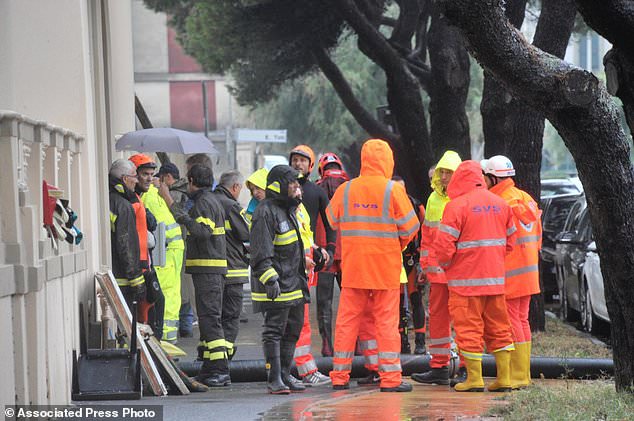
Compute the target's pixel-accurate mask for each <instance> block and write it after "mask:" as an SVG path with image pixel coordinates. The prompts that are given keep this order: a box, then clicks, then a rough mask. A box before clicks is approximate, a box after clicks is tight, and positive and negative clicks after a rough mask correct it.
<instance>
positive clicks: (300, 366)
mask: <svg viewBox="0 0 634 421" xmlns="http://www.w3.org/2000/svg"><path fill="white" fill-rule="evenodd" d="M310 335H311V330H310V310H309V309H308V304H304V326H302V331H301V332H300V333H299V339H298V340H297V343H296V344H295V355H294V359H295V365H296V366H297V373H298V374H299V376H300V377H305V376H307V375H309V374H311V373H314V372H315V371H317V363H316V362H315V358H314V357H313V354H312V352H311V350H310V346H311V342H310Z"/></svg>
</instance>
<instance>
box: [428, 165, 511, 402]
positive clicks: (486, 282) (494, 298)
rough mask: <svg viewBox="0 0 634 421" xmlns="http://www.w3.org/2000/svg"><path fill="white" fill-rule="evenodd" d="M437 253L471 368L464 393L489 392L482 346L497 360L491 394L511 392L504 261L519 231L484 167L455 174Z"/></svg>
mask: <svg viewBox="0 0 634 421" xmlns="http://www.w3.org/2000/svg"><path fill="white" fill-rule="evenodd" d="M447 194H448V195H449V197H450V198H451V201H450V202H449V203H447V205H446V206H445V211H444V212H443V216H442V219H441V221H440V225H439V227H438V235H437V236H436V242H435V244H434V250H435V252H436V257H437V259H438V263H439V264H440V265H441V266H443V267H445V276H446V278H447V285H448V287H449V312H450V313H451V316H452V318H453V322H454V329H455V331H456V341H457V342H458V347H459V350H460V354H461V355H462V357H464V361H465V365H466V367H467V379H466V380H465V381H464V382H462V383H458V384H456V385H455V387H454V388H455V390H456V391H458V392H476V391H480V392H481V391H483V390H484V381H483V379H482V352H483V348H482V344H483V342H484V343H486V347H487V350H488V351H489V352H491V353H492V354H493V355H494V357H495V363H496V368H497V378H496V380H495V382H494V383H492V384H490V385H489V386H488V390H489V391H491V392H507V391H510V390H511V378H510V362H511V355H510V354H511V351H512V350H513V349H514V347H513V337H512V335H511V327H510V323H509V319H508V314H507V312H506V303H505V300H504V257H505V255H506V254H507V253H509V252H510V251H511V250H512V249H513V244H514V242H515V237H516V236H517V234H516V228H515V224H514V223H513V217H512V214H511V208H510V207H509V206H508V205H507V204H506V202H505V201H504V199H502V198H500V197H499V196H497V195H495V194H493V193H491V192H489V191H488V190H487V188H486V185H485V182H484V179H483V176H482V169H481V168H480V163H478V162H476V161H471V160H469V161H464V162H463V163H461V164H460V165H459V166H458V168H457V169H456V171H455V173H454V174H453V176H452V178H451V181H450V182H449V185H448V186H447Z"/></svg>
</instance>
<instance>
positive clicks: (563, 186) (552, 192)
mask: <svg viewBox="0 0 634 421" xmlns="http://www.w3.org/2000/svg"><path fill="white" fill-rule="evenodd" d="M575 193H579V188H577V186H575V185H574V184H573V183H564V182H562V183H548V182H543V183H542V193H541V197H549V196H558V195H560V194H575Z"/></svg>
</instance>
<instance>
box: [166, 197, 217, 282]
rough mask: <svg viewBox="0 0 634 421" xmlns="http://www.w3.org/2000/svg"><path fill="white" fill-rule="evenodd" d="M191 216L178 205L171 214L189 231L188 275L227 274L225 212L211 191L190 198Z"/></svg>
mask: <svg viewBox="0 0 634 421" xmlns="http://www.w3.org/2000/svg"><path fill="white" fill-rule="evenodd" d="M191 199H192V201H193V206H192V208H191V209H190V211H189V213H187V212H185V210H184V209H182V207H181V206H180V205H178V204H177V203H174V204H173V205H172V207H171V208H170V210H171V211H172V214H173V215H174V217H175V218H176V219H177V220H178V221H180V222H182V224H183V225H185V227H187V231H188V234H187V248H186V250H185V253H186V255H185V272H187V273H217V274H221V275H226V274H227V245H226V239H225V216H224V211H223V209H222V207H221V205H220V203H219V202H218V199H216V197H215V195H214V194H213V193H212V192H211V191H210V189H209V188H204V189H199V190H198V191H196V192H195V193H194V194H192V195H191Z"/></svg>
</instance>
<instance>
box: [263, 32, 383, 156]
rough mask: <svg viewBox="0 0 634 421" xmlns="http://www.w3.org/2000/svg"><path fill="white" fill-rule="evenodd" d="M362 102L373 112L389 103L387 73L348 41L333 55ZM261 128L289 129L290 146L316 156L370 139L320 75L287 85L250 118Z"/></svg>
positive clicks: (354, 42)
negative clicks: (301, 146)
mask: <svg viewBox="0 0 634 421" xmlns="http://www.w3.org/2000/svg"><path fill="white" fill-rule="evenodd" d="M332 59H333V60H334V61H335V62H336V63H337V65H338V66H339V68H340V70H341V72H342V73H343V74H344V76H345V77H346V79H347V81H348V83H349V84H350V86H351V88H352V90H353V91H354V92H355V95H356V96H357V98H358V100H359V101H360V102H361V103H362V104H364V105H365V107H366V109H368V110H369V111H370V112H373V110H374V109H375V108H376V107H377V106H379V105H383V104H385V103H386V98H385V92H386V87H385V76H384V73H383V71H382V70H381V69H380V68H379V67H378V66H376V65H375V64H374V63H372V62H371V61H369V60H368V59H367V58H366V56H364V55H363V54H362V53H361V52H360V51H359V50H358V48H357V46H356V38H355V37H352V36H347V37H344V38H343V39H342V42H341V44H340V46H339V48H337V50H335V51H334V52H333V54H332ZM252 116H253V118H254V120H255V121H256V126H257V127H258V128H271V129H276V128H280V129H287V130H288V138H289V143H291V144H299V143H306V144H309V145H311V146H312V147H314V149H315V151H316V152H328V151H334V152H340V151H341V150H342V147H344V146H346V145H348V144H350V143H352V142H355V141H358V140H363V139H365V138H367V134H366V133H365V131H364V130H363V129H361V127H359V125H358V124H357V123H356V121H355V120H354V118H353V117H352V115H351V114H350V113H349V112H348V111H347V109H346V108H345V106H344V105H343V103H342V102H341V100H340V99H339V97H338V96H337V93H336V92H335V90H334V89H333V88H332V85H331V84H330V82H329V81H328V80H327V79H326V77H325V76H324V75H323V74H322V73H321V72H313V73H311V74H310V75H308V76H306V77H304V78H302V79H300V80H297V81H295V82H290V83H287V84H285V85H284V86H283V87H282V88H281V89H280V92H279V95H278V97H277V98H276V99H274V100H272V101H271V102H269V103H268V104H265V105H261V106H258V107H257V108H255V109H254V110H253V112H252Z"/></svg>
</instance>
